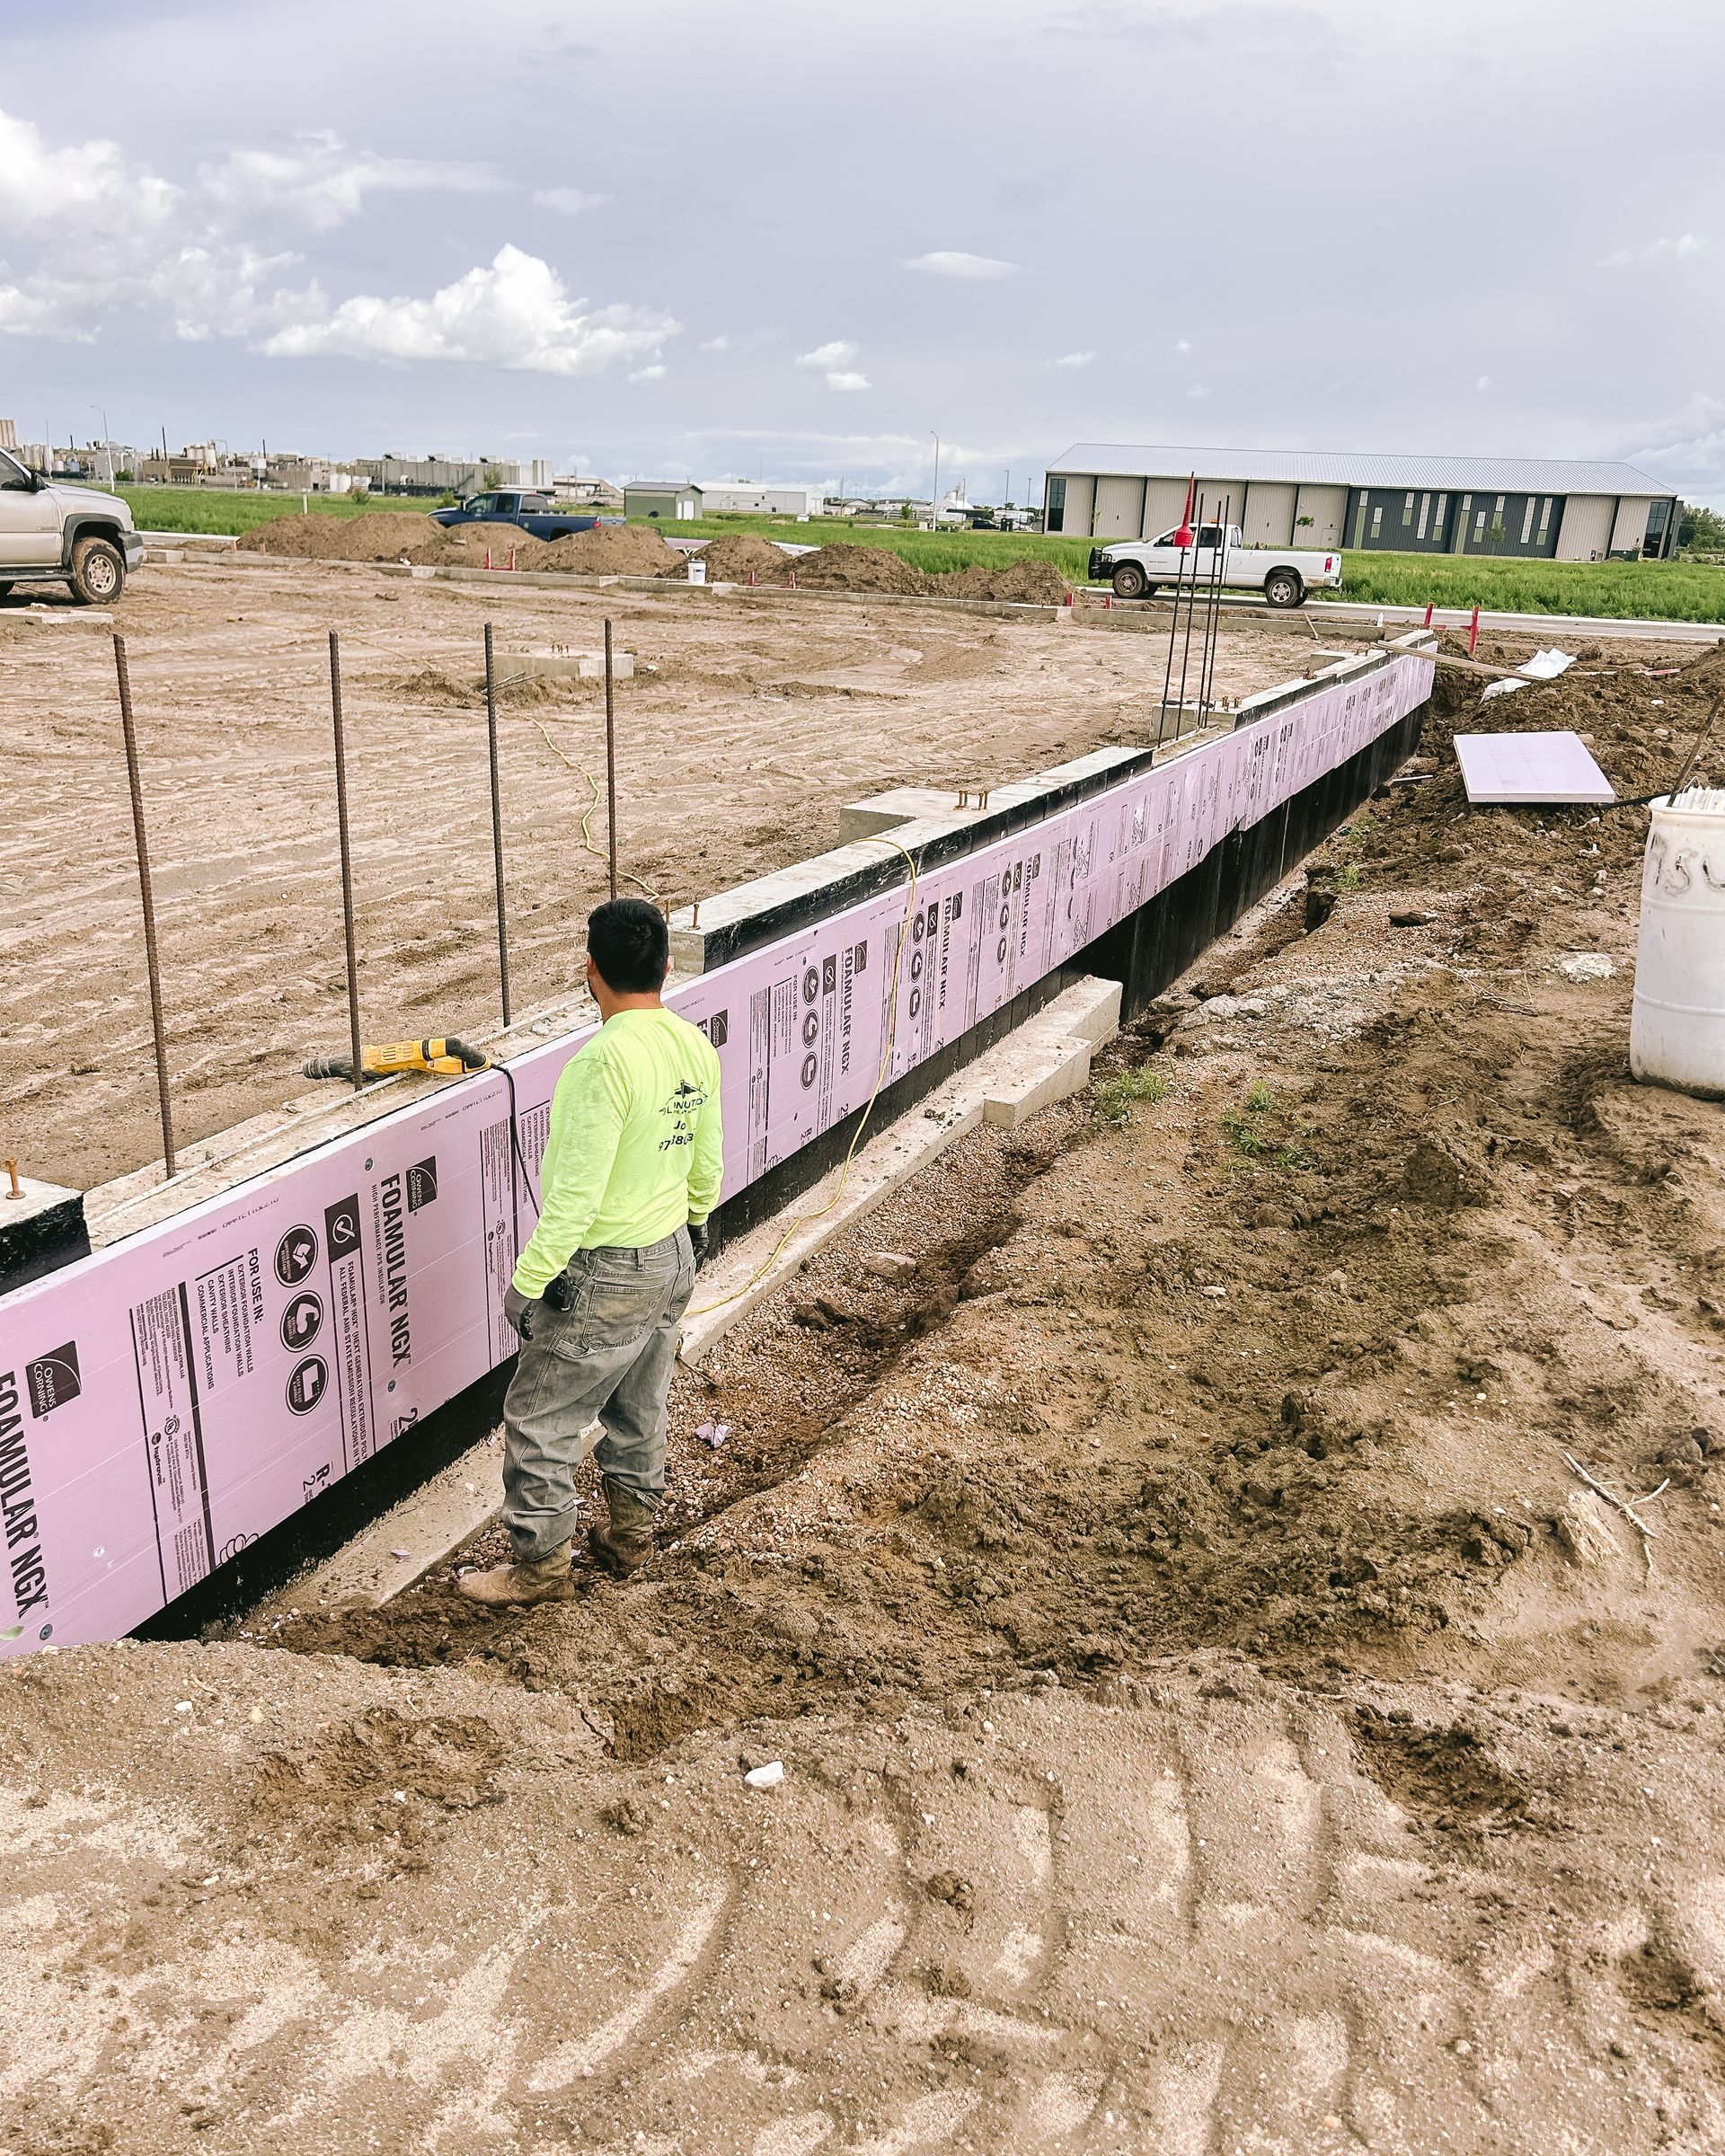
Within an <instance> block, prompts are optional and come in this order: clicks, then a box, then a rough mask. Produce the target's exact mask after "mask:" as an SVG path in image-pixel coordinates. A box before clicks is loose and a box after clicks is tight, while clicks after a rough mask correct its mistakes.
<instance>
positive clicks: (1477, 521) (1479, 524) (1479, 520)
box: [1473, 509, 1485, 545]
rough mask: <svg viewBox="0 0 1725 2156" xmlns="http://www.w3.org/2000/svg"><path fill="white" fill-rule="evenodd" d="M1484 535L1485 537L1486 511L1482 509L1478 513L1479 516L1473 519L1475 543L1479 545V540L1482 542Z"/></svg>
mask: <svg viewBox="0 0 1725 2156" xmlns="http://www.w3.org/2000/svg"><path fill="white" fill-rule="evenodd" d="M1484 537H1485V511H1484V510H1483V509H1482V510H1481V511H1480V513H1479V515H1478V516H1477V517H1475V518H1474V519H1473V541H1474V543H1475V545H1477V544H1478V543H1479V542H1480V541H1481V540H1482V539H1483V538H1484Z"/></svg>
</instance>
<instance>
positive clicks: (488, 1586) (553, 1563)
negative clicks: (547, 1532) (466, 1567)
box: [456, 1542, 575, 1609]
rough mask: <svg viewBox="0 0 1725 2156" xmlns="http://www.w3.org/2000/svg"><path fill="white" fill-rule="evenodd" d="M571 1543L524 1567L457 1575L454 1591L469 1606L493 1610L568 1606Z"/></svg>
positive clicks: (571, 1584)
mask: <svg viewBox="0 0 1725 2156" xmlns="http://www.w3.org/2000/svg"><path fill="white" fill-rule="evenodd" d="M574 1553H575V1545H574V1543H573V1542H560V1543H559V1544H558V1546H557V1548H556V1549H555V1550H553V1551H550V1552H549V1553H548V1554H547V1555H546V1556H544V1557H535V1558H530V1559H528V1560H527V1561H526V1563H519V1564H513V1565H493V1566H492V1567H491V1570H490V1571H489V1572H458V1573H456V1591H457V1592H458V1593H459V1594H462V1595H465V1596H466V1597H467V1599H468V1601H469V1602H482V1603H484V1604H487V1606H488V1607H490V1608H492V1609H510V1608H518V1607H520V1606H521V1605H522V1604H525V1603H530V1602H567V1601H568V1600H569V1598H570V1596H571V1595H572V1594H573V1593H574V1592H575V1582H574V1580H573V1579H572V1578H571V1577H570V1570H569V1566H570V1560H571V1558H572V1557H573V1555H574Z"/></svg>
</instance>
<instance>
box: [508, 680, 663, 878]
mask: <svg viewBox="0 0 1725 2156" xmlns="http://www.w3.org/2000/svg"><path fill="white" fill-rule="evenodd" d="M509 679H510V680H511V681H525V680H526V675H523V674H514V675H511V676H509ZM498 686H499V687H500V688H504V687H507V686H508V684H507V683H504V682H500V683H499V684H498ZM533 723H534V724H535V726H536V727H537V728H538V729H539V731H540V732H541V733H542V734H544V737H545V747H547V748H548V749H549V750H550V751H551V753H552V755H553V756H562V759H563V762H564V763H565V764H568V766H569V768H570V769H571V771H572V772H574V773H576V774H577V775H578V776H579V777H580V778H583V779H585V780H586V781H587V782H588V785H589V786H590V787H591V788H592V789H593V799H592V800H590V801H589V802H588V804H587V814H586V815H585V816H584V817H582V818H581V844H582V845H583V846H585V847H586V849H587V851H588V853H590V854H591V855H592V856H593V858H594V860H595V861H599V862H604V863H605V864H606V868H607V869H608V868H609V867H610V856H609V854H606V853H600V851H599V849H598V848H597V846H596V845H595V844H593V831H592V823H593V817H594V815H595V813H596V812H597V808H598V806H599V782H598V781H597V779H596V778H595V777H594V776H593V773H591V772H590V771H587V770H584V769H583V768H582V766H581V765H580V764H578V763H577V762H576V761H575V759H574V757H573V756H571V755H567V754H566V753H565V752H564V751H563V750H562V749H561V748H559V747H558V746H557V744H556V743H555V742H554V741H553V739H552V738H551V729H550V728H549V727H548V726H547V725H546V724H545V722H544V720H543V719H535V720H534V722H533ZM617 873H618V875H620V876H623V877H626V878H627V879H628V880H629V881H630V882H631V883H632V884H633V885H634V887H635V888H636V889H637V890H638V891H645V892H646V894H647V896H648V897H649V898H650V899H651V900H652V902H653V904H654V905H655V906H657V905H658V904H659V893H658V892H657V891H656V890H654V889H653V888H652V887H651V885H650V884H645V883H643V882H642V881H641V878H640V877H639V876H636V875H633V874H632V873H631V871H630V870H627V869H619V870H617Z"/></svg>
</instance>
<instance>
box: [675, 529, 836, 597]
mask: <svg viewBox="0 0 1725 2156" xmlns="http://www.w3.org/2000/svg"><path fill="white" fill-rule="evenodd" d="M694 559H695V560H696V561H704V562H705V563H706V565H707V581H708V583H710V584H747V582H748V580H749V578H750V577H751V576H752V577H753V578H754V579H755V581H756V583H757V584H783V583H786V582H788V581H789V579H790V575H791V571H792V568H793V567H794V566H795V563H796V561H797V560H807V559H808V557H807V556H806V555H804V556H798V557H793V556H792V555H790V554H787V553H786V552H785V551H784V549H783V547H780V546H774V543H773V542H772V541H771V540H770V539H763V538H761V537H760V536H759V535H758V534H757V533H755V532H721V534H720V535H719V537H718V538H716V539H710V540H708V542H707V543H706V545H705V546H703V548H702V550H701V552H699V553H698V554H697V555H696V556H695V557H694ZM664 574H665V575H666V576H668V577H681V576H686V574H687V565H686V561H674V562H672V563H671V564H670V566H669V567H668V569H667V570H665V571H664Z"/></svg>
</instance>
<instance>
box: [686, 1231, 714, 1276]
mask: <svg viewBox="0 0 1725 2156" xmlns="http://www.w3.org/2000/svg"><path fill="white" fill-rule="evenodd" d="M689 1241H690V1243H691V1244H692V1245H693V1247H694V1269H695V1271H696V1272H697V1273H698V1272H699V1271H700V1270H701V1268H702V1267H703V1265H704V1264H705V1263H706V1262H707V1250H708V1247H709V1245H710V1244H711V1243H712V1235H711V1234H710V1233H709V1232H708V1228H707V1224H706V1222H705V1221H704V1220H701V1221H694V1220H692V1221H691V1222H690V1223H689Z"/></svg>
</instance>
